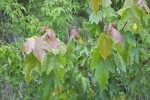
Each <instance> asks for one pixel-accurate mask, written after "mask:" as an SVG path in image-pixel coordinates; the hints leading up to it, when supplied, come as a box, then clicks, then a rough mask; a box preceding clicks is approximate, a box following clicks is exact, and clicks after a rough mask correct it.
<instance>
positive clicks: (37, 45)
mask: <svg viewBox="0 0 150 100" xmlns="http://www.w3.org/2000/svg"><path fill="white" fill-rule="evenodd" d="M23 48H24V50H23V51H25V52H26V53H27V54H29V53H31V52H32V51H33V54H34V56H35V57H36V58H37V59H38V60H39V61H40V62H41V63H42V62H43V60H44V56H45V51H50V50H49V48H48V46H47V43H46V42H45V41H43V40H42V39H41V38H36V39H34V38H28V39H27V41H26V42H25V43H24V44H23Z"/></svg>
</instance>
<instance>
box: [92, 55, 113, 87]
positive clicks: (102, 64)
mask: <svg viewBox="0 0 150 100" xmlns="http://www.w3.org/2000/svg"><path fill="white" fill-rule="evenodd" d="M93 60H94V59H93ZM94 62H95V63H93V64H92V65H91V66H92V67H93V68H96V70H95V77H96V79H97V81H98V82H99V84H100V86H101V88H102V89H104V87H105V84H106V82H107V80H108V78H109V71H111V72H113V73H114V72H115V65H114V62H113V61H112V59H111V58H110V57H108V58H107V59H106V60H105V61H104V60H103V59H102V58H101V57H99V58H98V59H97V60H96V61H94Z"/></svg>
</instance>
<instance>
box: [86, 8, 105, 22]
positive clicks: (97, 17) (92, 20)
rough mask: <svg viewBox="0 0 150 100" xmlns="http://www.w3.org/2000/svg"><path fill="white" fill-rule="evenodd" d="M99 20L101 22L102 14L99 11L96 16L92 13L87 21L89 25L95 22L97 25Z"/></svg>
mask: <svg viewBox="0 0 150 100" xmlns="http://www.w3.org/2000/svg"><path fill="white" fill-rule="evenodd" d="M101 20H102V13H101V11H100V10H99V11H98V12H97V14H95V13H94V12H92V13H91V15H90V19H89V21H91V23H93V22H95V23H96V24H98V23H99V21H101Z"/></svg>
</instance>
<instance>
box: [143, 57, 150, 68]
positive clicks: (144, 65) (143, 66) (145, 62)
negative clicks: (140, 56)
mask: <svg viewBox="0 0 150 100" xmlns="http://www.w3.org/2000/svg"><path fill="white" fill-rule="evenodd" d="M149 60H150V57H149V58H148V59H147V60H146V61H145V62H144V63H143V66H142V67H144V66H145V65H146V64H147V63H148V61H149Z"/></svg>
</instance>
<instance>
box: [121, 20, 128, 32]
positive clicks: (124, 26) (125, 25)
mask: <svg viewBox="0 0 150 100" xmlns="http://www.w3.org/2000/svg"><path fill="white" fill-rule="evenodd" d="M127 23H128V22H125V24H124V25H123V28H122V31H123V30H124V28H125V26H126V25H127Z"/></svg>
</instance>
